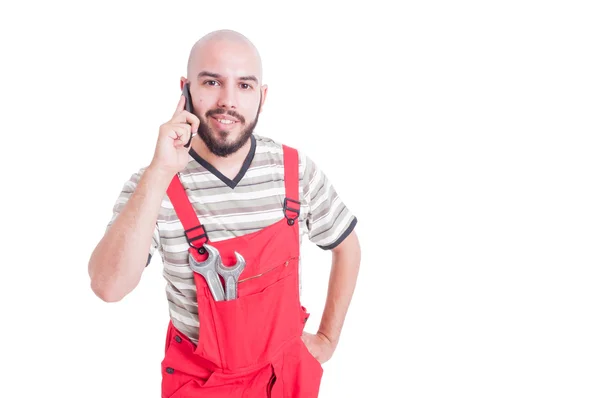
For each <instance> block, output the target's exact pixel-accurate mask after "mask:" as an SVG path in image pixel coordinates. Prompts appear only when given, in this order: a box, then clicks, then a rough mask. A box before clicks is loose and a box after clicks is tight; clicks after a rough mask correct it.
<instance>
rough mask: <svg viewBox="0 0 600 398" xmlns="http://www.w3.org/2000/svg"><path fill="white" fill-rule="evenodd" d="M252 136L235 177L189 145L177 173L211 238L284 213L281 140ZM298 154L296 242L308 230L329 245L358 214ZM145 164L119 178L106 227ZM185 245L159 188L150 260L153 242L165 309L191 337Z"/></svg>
mask: <svg viewBox="0 0 600 398" xmlns="http://www.w3.org/2000/svg"><path fill="white" fill-rule="evenodd" d="M251 143H252V145H251V149H250V152H249V153H248V156H247V158H246V159H245V161H244V164H243V165H242V168H241V170H240V172H239V173H238V175H237V176H236V177H235V178H234V179H233V180H230V179H229V178H227V177H225V176H224V175H223V174H221V173H220V172H219V171H218V170H217V169H215V168H214V167H213V166H212V165H211V164H209V163H208V162H207V161H206V160H204V159H203V158H201V157H200V156H199V155H198V154H197V153H196V152H195V151H194V150H193V149H191V150H190V160H189V163H188V164H187V166H186V167H185V169H183V170H182V171H181V172H180V173H179V178H180V180H181V183H182V185H183V187H184V188H185V190H186V193H187V195H188V198H189V200H190V202H191V204H192V206H193V207H194V209H195V210H196V214H197V215H198V218H199V220H200V222H201V223H202V225H203V226H204V229H205V231H206V233H207V235H208V238H209V239H210V240H211V241H213V242H218V241H220V240H225V239H231V238H235V237H238V236H242V235H246V234H249V233H252V232H256V231H258V230H260V229H262V228H265V227H267V226H269V225H271V224H273V223H275V222H277V221H279V220H281V218H282V217H283V211H282V208H283V200H284V198H285V185H284V167H283V148H282V146H281V144H279V143H277V142H275V141H274V140H272V139H270V138H266V137H262V136H259V135H257V134H254V135H252V136H251ZM298 155H299V156H298V157H299V163H300V164H299V180H300V186H299V197H300V203H301V206H300V216H299V219H298V221H299V226H300V243H302V240H303V238H304V237H305V236H307V237H308V239H309V240H310V241H311V242H313V243H315V244H316V245H318V246H319V247H321V248H322V249H324V250H330V249H333V248H334V247H336V246H337V245H338V244H340V243H341V242H342V241H343V240H344V239H345V238H346V237H347V236H348V235H349V234H350V233H351V232H352V230H353V229H354V226H355V225H356V222H357V220H356V217H354V215H353V214H352V213H351V212H350V210H349V209H348V208H347V207H346V206H345V205H344V203H343V202H342V200H341V199H340V197H339V196H338V194H337V193H336V191H335V189H334V187H333V185H332V184H331V183H330V182H329V181H328V179H327V177H326V176H325V174H323V172H322V171H321V170H319V168H318V167H317V166H316V165H315V163H314V162H313V161H312V160H311V159H310V158H309V157H307V156H306V155H304V154H303V153H302V152H300V151H299V152H298ZM145 169H146V168H141V169H140V170H138V172H136V173H135V174H133V175H132V176H131V178H130V179H129V180H128V181H127V182H125V185H124V186H123V189H122V191H121V193H120V195H119V197H118V199H117V201H116V203H115V205H114V207H113V216H112V219H111V220H110V222H109V224H108V226H107V229H108V227H110V225H112V223H113V222H114V220H115V219H116V218H117V216H118V215H119V212H120V211H121V210H122V209H123V206H124V205H125V203H126V202H127V200H128V199H129V197H130V196H131V194H132V193H133V191H134V190H135V188H136V186H137V183H138V182H139V180H140V177H141V175H142V174H143V172H144V171H145ZM188 248H189V244H188V242H187V241H186V239H185V235H184V232H183V226H182V224H181V222H180V220H179V218H178V217H177V214H176V213H175V210H174V208H173V205H172V203H171V201H170V199H169V197H168V196H167V194H166V192H165V196H164V198H163V200H162V203H161V207H160V211H159V214H158V219H157V222H156V227H155V229H154V235H153V239H152V245H151V247H150V251H149V256H148V262H150V258H151V256H152V255H153V254H154V253H155V252H156V250H157V249H158V252H159V253H160V256H161V258H162V262H163V266H164V268H163V275H164V277H165V279H166V281H167V284H166V293H167V300H168V304H169V316H170V318H171V320H172V322H173V325H174V326H175V327H176V328H177V329H179V330H180V331H181V332H182V333H184V334H185V335H187V336H188V337H189V338H190V339H191V340H192V341H194V342H195V343H197V341H198V328H199V327H200V325H199V322H198V306H197V304H196V288H195V285H194V277H193V271H192V270H191V269H190V267H189V265H188ZM300 270H301V268H300ZM300 280H301V275H300ZM300 288H301V286H300Z"/></svg>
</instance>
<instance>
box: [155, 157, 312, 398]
mask: <svg viewBox="0 0 600 398" xmlns="http://www.w3.org/2000/svg"><path fill="white" fill-rule="evenodd" d="M284 168H285V191H286V200H285V201H284V208H283V213H284V215H285V217H283V218H282V219H281V220H280V221H278V222H276V223H275V224H272V225H270V226H268V227H266V228H263V229H262V230H260V231H257V232H255V233H252V234H248V235H244V236H241V237H237V238H233V239H229V240H225V241H220V242H211V245H213V246H214V247H216V248H217V249H218V250H219V252H220V254H221V257H222V261H223V264H224V265H233V264H235V262H236V259H235V257H234V251H236V252H238V253H240V254H241V255H242V256H243V257H244V259H245V260H246V267H245V268H244V270H243V271H242V273H241V275H240V277H239V282H238V298H237V299H235V300H231V301H215V300H214V299H213V296H212V295H211V293H210V290H209V288H208V285H207V283H206V281H205V280H204V278H203V277H202V275H200V274H197V273H194V280H195V284H196V290H197V296H198V317H199V321H200V329H199V341H198V345H195V344H193V343H192V342H191V341H190V340H189V339H188V338H187V337H186V336H185V335H183V334H182V333H180V332H179V331H178V330H177V329H176V328H175V327H174V326H173V324H172V323H171V322H169V328H168V332H167V341H166V347H165V357H164V359H163V361H162V398H184V397H207V398H213V397H214V398H221V397H244V398H254V397H273V398H279V397H281V398H283V397H285V398H295V397H302V398H312V397H317V396H318V392H319V387H320V384H321V377H322V375H323V368H322V367H321V364H320V363H319V362H318V361H317V360H316V359H315V358H314V357H313V356H312V355H311V354H310V352H309V351H308V349H307V348H306V346H305V344H304V342H303V341H302V339H301V337H300V336H301V335H302V330H303V329H304V324H305V322H306V320H307V319H308V315H309V314H308V313H307V312H306V310H305V308H304V307H302V306H301V304H300V297H299V280H298V278H299V275H298V260H299V255H300V243H299V229H298V222H297V221H298V220H297V217H298V214H299V209H300V207H299V202H298V184H299V181H298V152H297V151H296V150H294V149H292V148H289V147H286V146H284ZM167 194H168V196H169V198H170V200H171V202H172V203H173V206H174V208H175V211H176V213H177V215H178V217H179V219H180V220H181V222H182V224H183V227H184V229H185V230H186V236H187V238H188V242H190V246H191V247H190V249H189V251H190V253H193V255H194V257H195V258H196V259H197V260H198V261H203V260H205V259H206V254H199V252H198V248H200V247H201V246H202V245H203V244H204V243H206V242H207V240H208V239H207V237H206V234H205V233H204V229H203V227H202V226H201V225H200V223H199V221H198V217H197V215H196V212H195V211H194V209H193V207H192V205H191V204H190V202H189V200H188V198H187V195H186V193H185V189H184V188H183V186H182V185H181V182H180V180H179V178H178V176H175V177H174V178H173V181H172V182H171V185H170V186H169V189H168V190H167Z"/></svg>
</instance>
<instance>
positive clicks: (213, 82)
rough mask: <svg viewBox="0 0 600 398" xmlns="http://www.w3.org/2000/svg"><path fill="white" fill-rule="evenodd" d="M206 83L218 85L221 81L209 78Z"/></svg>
mask: <svg viewBox="0 0 600 398" xmlns="http://www.w3.org/2000/svg"><path fill="white" fill-rule="evenodd" d="M204 84H207V85H209V86H216V85H217V84H219V83H218V82H217V81H216V80H207V81H205V82H204Z"/></svg>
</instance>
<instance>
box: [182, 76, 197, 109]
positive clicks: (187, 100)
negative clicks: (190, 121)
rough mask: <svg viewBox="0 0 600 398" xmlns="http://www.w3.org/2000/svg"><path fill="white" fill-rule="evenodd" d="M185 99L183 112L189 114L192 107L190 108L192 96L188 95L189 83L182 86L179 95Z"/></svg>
mask: <svg viewBox="0 0 600 398" xmlns="http://www.w3.org/2000/svg"><path fill="white" fill-rule="evenodd" d="M181 94H182V95H183V96H184V97H185V108H184V109H185V110H186V111H188V112H191V113H194V112H193V109H194V107H193V106H192V96H191V95H190V83H189V82H187V83H185V84H184V85H183V92H182V93H181Z"/></svg>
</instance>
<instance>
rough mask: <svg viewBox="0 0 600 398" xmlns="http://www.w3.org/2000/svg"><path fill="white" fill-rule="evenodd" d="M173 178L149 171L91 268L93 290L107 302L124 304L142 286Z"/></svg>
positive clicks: (97, 250)
mask: <svg viewBox="0 0 600 398" xmlns="http://www.w3.org/2000/svg"><path fill="white" fill-rule="evenodd" d="M171 179H172V175H171V174H169V173H166V172H163V171H161V170H159V169H158V168H153V167H152V166H150V167H148V168H147V169H146V170H145V171H144V173H143V174H142V176H141V178H140V180H139V182H138V184H137V186H136V188H135V190H134V192H133V193H132V194H131V197H130V198H129V200H128V201H127V203H126V204H125V206H124V207H123V210H122V211H121V213H120V214H119V215H118V217H117V218H116V220H115V221H114V223H113V224H112V225H111V226H110V228H108V230H107V231H106V233H105V234H104V237H103V238H102V239H101V240H100V242H99V243H98V245H97V246H96V248H95V249H94V251H93V252H92V255H91V257H90V261H89V264H88V273H89V275H90V279H91V288H92V290H93V291H94V293H95V294H96V295H97V296H98V297H100V298H101V299H102V300H104V301H106V302H115V301H119V300H121V299H122V298H123V297H125V296H126V295H127V294H129V293H130V292H131V291H132V290H133V289H134V288H135V287H136V286H137V284H138V283H139V281H140V278H141V276H142V272H143V271H144V268H145V266H146V265H147V260H148V248H149V247H150V244H151V243H152V234H153V233H154V227H155V224H156V220H157V218H158V212H159V210H160V205H161V202H162V199H163V197H164V195H165V192H166V190H167V188H168V186H169V183H170V182H171Z"/></svg>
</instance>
